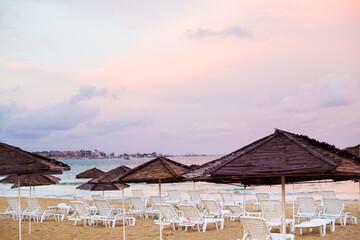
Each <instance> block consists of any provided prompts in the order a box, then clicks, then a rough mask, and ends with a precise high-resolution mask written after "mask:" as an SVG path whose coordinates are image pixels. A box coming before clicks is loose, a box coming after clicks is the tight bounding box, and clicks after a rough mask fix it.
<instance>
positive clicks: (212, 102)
mask: <svg viewBox="0 0 360 240" xmlns="http://www.w3.org/2000/svg"><path fill="white" fill-rule="evenodd" d="M0 82H1V84H0V141H1V142H5V143H8V144H10V145H15V146H18V147H20V148H22V149H25V150H28V151H50V150H60V151H64V150H81V149H90V150H93V149H98V150H101V151H104V152H106V153H112V152H115V153H125V152H126V153H137V152H158V153H165V154H192V153H194V154H226V153H229V152H232V151H234V150H236V149H239V148H241V147H243V146H245V145H247V144H249V143H251V142H253V141H255V140H257V139H259V138H262V137H264V136H267V135H269V134H272V133H273V132H274V129H275V128H278V129H282V130H285V131H290V132H293V133H298V134H304V135H308V136H309V137H311V138H315V139H317V140H319V141H324V142H327V143H330V144H333V145H335V146H336V147H338V148H341V149H342V148H345V147H348V146H354V145H357V144H359V143H360V2H359V1H358V0H326V1H325V0H320V1H313V0H298V1H277V0H270V1H265V0H251V1H250V0H236V1H235V0H191V1H187V0H174V1H166V0H152V1H145V0H134V1H120V0H106V1H95V0H86V1H85V0H77V1H72V0H61V1H55V0H46V1H45V0H14V1H6V0H0Z"/></svg>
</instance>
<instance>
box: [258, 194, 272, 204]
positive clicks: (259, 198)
mask: <svg viewBox="0 0 360 240" xmlns="http://www.w3.org/2000/svg"><path fill="white" fill-rule="evenodd" d="M256 199H257V200H258V202H260V201H261V200H265V199H270V196H269V194H268V193H256Z"/></svg>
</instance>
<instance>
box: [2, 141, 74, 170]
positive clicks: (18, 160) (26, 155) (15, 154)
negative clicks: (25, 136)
mask: <svg viewBox="0 0 360 240" xmlns="http://www.w3.org/2000/svg"><path fill="white" fill-rule="evenodd" d="M68 170H70V167H69V166H68V165H66V164H64V163H62V162H60V161H56V160H54V159H51V158H47V157H44V156H40V155H38V154H34V153H30V152H27V151H24V150H22V149H20V148H18V147H15V146H11V145H8V144H6V143H0V175H12V174H29V173H41V172H48V173H50V172H51V173H56V172H57V173H61V172H62V171H68Z"/></svg>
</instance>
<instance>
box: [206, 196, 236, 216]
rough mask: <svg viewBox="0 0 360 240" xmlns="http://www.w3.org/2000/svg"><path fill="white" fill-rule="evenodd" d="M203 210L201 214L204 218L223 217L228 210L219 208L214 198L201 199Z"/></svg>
mask: <svg viewBox="0 0 360 240" xmlns="http://www.w3.org/2000/svg"><path fill="white" fill-rule="evenodd" d="M202 203H203V204H204V208H205V211H204V213H202V215H203V216H204V217H206V218H208V217H210V218H224V215H225V214H228V213H229V212H230V211H229V210H221V208H220V206H219V204H218V203H217V202H216V201H215V200H211V199H207V200H202Z"/></svg>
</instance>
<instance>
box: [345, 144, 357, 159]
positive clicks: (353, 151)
mask: <svg viewBox="0 0 360 240" xmlns="http://www.w3.org/2000/svg"><path fill="white" fill-rule="evenodd" d="M344 151H347V152H349V153H351V154H353V155H355V156H356V157H360V144H358V145H356V146H353V147H347V148H345V149H344Z"/></svg>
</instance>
